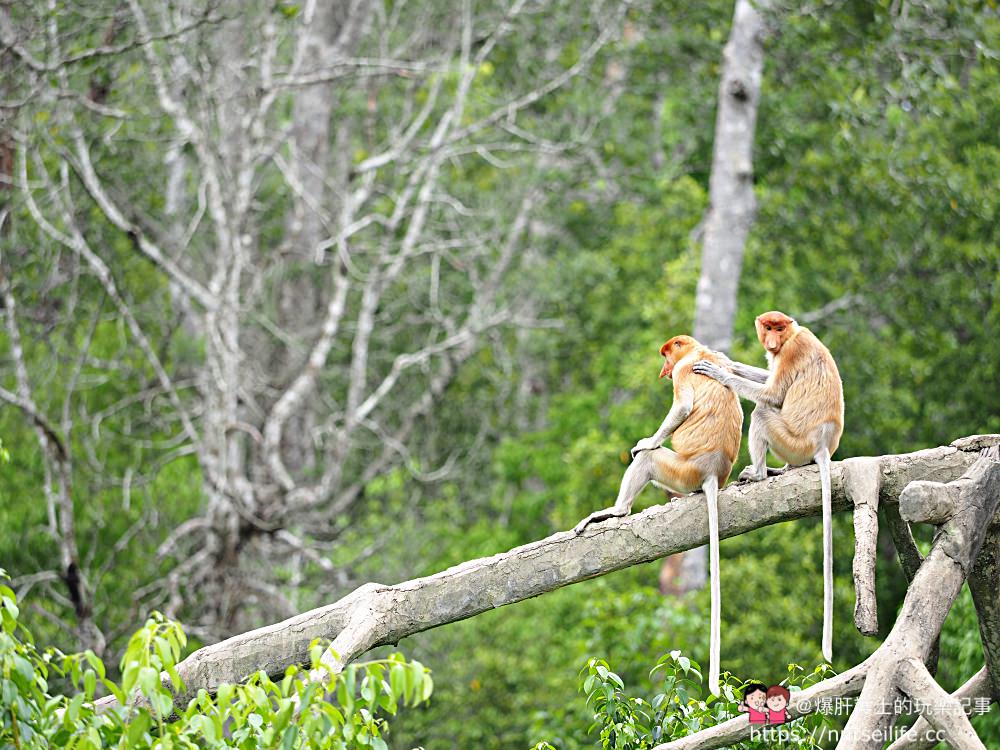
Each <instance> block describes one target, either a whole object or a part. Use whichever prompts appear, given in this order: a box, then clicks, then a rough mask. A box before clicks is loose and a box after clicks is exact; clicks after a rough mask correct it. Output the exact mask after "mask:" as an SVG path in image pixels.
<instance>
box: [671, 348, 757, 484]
mask: <svg viewBox="0 0 1000 750" xmlns="http://www.w3.org/2000/svg"><path fill="white" fill-rule="evenodd" d="M660 354H662V355H663V357H664V358H665V361H664V363H663V369H662V370H661V371H660V377H661V378H662V377H664V376H666V377H670V378H672V379H673V386H674V398H675V399H678V398H680V392H681V390H683V389H684V388H688V387H690V388H691V389H692V390H693V391H694V403H693V405H692V407H691V413H690V414H689V415H688V417H687V419H685V420H684V422H683V423H682V424H681V425H680V426H679V427H678V428H677V429H676V430H675V431H674V433H673V435H672V436H671V438H670V441H671V447H672V448H673V452H672V453H671V452H670V451H653V452H652V454H651V458H652V460H653V466H654V469H655V476H654V479H655V481H657V482H658V483H660V484H662V485H664V486H666V487H668V488H669V489H671V490H675V491H677V492H684V493H687V492H694V491H696V490H698V489H700V488H701V485H702V482H704V480H705V478H706V477H707V476H710V475H712V474H715V475H716V476H717V477H718V480H719V487H722V486H723V485H725V483H726V480H727V479H729V473H730V472H731V471H732V468H733V464H734V463H735V462H736V456H737V454H738V453H739V450H740V437H741V433H742V430H743V410H742V409H741V408H740V400H739V398H738V397H737V396H736V394H735V393H733V391H731V390H730V389H729V388H726V387H725V386H724V385H722V384H720V383H718V382H717V381H715V380H713V379H712V378H709V377H705V376H704V375H698V374H696V373H694V372H692V370H691V367H692V365H693V364H694V363H695V362H697V361H699V360H702V359H706V360H709V361H711V362H715V363H716V364H720V365H721V364H722V361H721V360H720V358H719V356H718V355H717V354H716V353H715V352H713V351H712V350H711V349H709V348H707V347H705V346H703V345H702V344H700V343H698V341H696V340H695V339H693V338H692V337H690V336H674V337H673V338H672V339H670V340H669V341H668V342H667V343H665V344H664V345H663V346H662V347H660Z"/></svg>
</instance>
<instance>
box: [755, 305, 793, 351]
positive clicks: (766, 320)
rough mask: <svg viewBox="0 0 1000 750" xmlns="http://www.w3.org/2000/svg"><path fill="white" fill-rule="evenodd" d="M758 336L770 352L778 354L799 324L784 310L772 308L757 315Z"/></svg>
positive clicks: (762, 344)
mask: <svg viewBox="0 0 1000 750" xmlns="http://www.w3.org/2000/svg"><path fill="white" fill-rule="evenodd" d="M756 325H757V338H758V339H760V343H761V346H763V347H764V348H765V349H767V351H768V353H769V354H778V353H779V352H780V351H781V347H783V346H784V345H785V342H786V341H788V339H790V338H791V337H792V335H793V334H794V333H795V331H796V330H798V324H797V323H796V322H795V321H794V320H792V319H791V318H789V317H788V316H787V315H785V314H784V313H783V312H778V311H777V310H772V311H771V312H766V313H761V314H760V315H758V316H757V321H756Z"/></svg>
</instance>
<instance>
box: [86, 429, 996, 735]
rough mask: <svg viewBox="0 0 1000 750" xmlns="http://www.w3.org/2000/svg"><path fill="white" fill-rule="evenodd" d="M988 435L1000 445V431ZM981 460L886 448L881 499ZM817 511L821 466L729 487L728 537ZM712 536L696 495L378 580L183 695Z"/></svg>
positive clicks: (253, 643)
mask: <svg viewBox="0 0 1000 750" xmlns="http://www.w3.org/2000/svg"><path fill="white" fill-rule="evenodd" d="M987 440H988V441H989V442H992V443H993V444H1000V435H996V436H990V437H989V438H988V439H987ZM975 460H976V454H975V453H972V452H969V451H967V450H961V449H959V448H957V447H955V446H954V445H952V446H944V447H940V448H932V449H928V450H922V451H917V452H915V453H908V454H903V455H889V456H883V457H881V458H880V464H881V470H882V498H883V501H886V500H887V499H890V498H895V497H896V496H897V495H898V493H899V491H900V489H901V488H902V487H904V486H905V485H907V484H908V483H909V482H911V481H913V480H915V479H925V478H928V477H935V478H937V479H945V480H947V479H954V478H957V477H959V476H960V475H961V474H962V472H963V471H965V470H966V469H967V468H968V467H969V466H970V465H971V464H972V463H973V462H974V461H975ZM831 478H832V483H833V508H834V510H835V511H844V510H848V509H849V507H850V504H849V501H848V499H847V497H846V495H845V493H844V485H843V464H842V463H840V462H837V463H834V464H833V467H832V472H831ZM820 511H821V499H820V485H819V472H818V469H817V468H816V467H815V466H811V467H805V468H802V469H797V470H794V471H790V472H787V473H786V474H784V475H782V476H780V477H775V478H773V479H769V480H766V481H763V482H758V483H755V484H750V485H730V486H729V487H727V488H726V489H725V490H723V492H721V493H720V496H719V534H720V538H723V539H725V538H728V537H731V536H737V535H739V534H743V533H745V532H747V531H751V530H753V529H757V528H760V527H762V526H768V525H770V524H774V523H780V522H782V521H790V520H794V519H797V518H805V517H810V516H815V515H818V514H819V513H820ZM707 538H708V518H707V514H706V507H705V503H704V498H702V497H701V495H700V494H698V495H691V496H688V497H683V498H680V499H678V500H675V501H673V502H670V503H667V504H665V505H657V506H654V507H652V508H649V509H648V510H646V511H644V512H642V513H638V514H636V515H632V516H628V517H626V518H622V519H616V520H612V521H608V522H606V523H603V524H600V525H596V526H592V527H590V528H589V529H588V530H587V531H586V532H585V533H584V534H582V535H579V536H578V535H575V534H573V533H571V532H559V533H557V534H553V535H552V536H550V537H548V538H546V539H542V540H540V541H537V542H533V543H531V544H527V545H524V546H522V547H517V548H515V549H513V550H510V551H509V552H505V553H502V554H498V555H494V556H493V557H487V558H482V559H479V560H470V561H468V562H465V563H462V564H461V565H457V566H455V567H453V568H449V569H448V570H445V571H443V572H441V573H437V574H435V575H432V576H427V577H425V578H418V579H415V580H412V581H406V582H404V583H399V584H396V585H393V586H386V585H381V584H375V583H369V584H367V585H365V586H363V587H361V588H360V589H358V590H357V591H355V592H354V593H352V594H350V595H349V596H347V597H344V598H343V599H341V600H339V601H337V602H334V603H333V604H329V605H327V606H325V607H320V608H318V609H314V610H312V611H310V612H305V613H303V614H301V615H298V616H296V617H293V618H291V619H289V620H285V621H283V622H279V623H275V624H274V625H269V626H267V627H265V628H260V629H258V630H253V631H250V632H247V633H243V634H242V635H238V636H235V637H233V638H229V639H228V640H225V641H222V642H221V643H217V644H214V645H211V646H206V647H205V648H202V649H199V650H198V651H196V652H195V653H194V654H192V655H191V656H189V657H188V658H187V659H185V660H184V661H183V662H182V663H181V664H180V665H178V671H179V673H180V675H181V677H182V678H183V680H184V682H185V684H186V686H187V692H186V694H185V698H184V699H186V696H187V695H193V694H194V693H195V692H196V691H197V690H198V689H199V688H205V689H208V690H213V689H215V688H216V687H217V686H218V685H219V684H220V683H223V682H238V681H240V680H242V679H244V678H245V677H246V676H247V675H249V674H251V673H253V672H254V671H256V670H260V669H263V670H264V671H265V672H267V673H268V674H281V673H282V672H283V671H284V670H285V668H286V667H288V666H289V665H291V664H304V663H307V662H308V660H309V644H310V642H311V641H312V640H313V639H315V638H327V639H332V640H333V642H334V644H335V646H336V647H337V648H338V649H339V656H340V664H343V663H346V662H348V661H350V660H352V659H354V658H356V657H357V656H359V655H360V654H362V653H364V652H365V651H367V650H369V649H371V648H374V647H376V646H380V645H385V644H392V643H397V642H398V641H399V640H400V639H401V638H404V637H406V636H409V635H413V634H414V633H419V632H421V631H423V630H428V629H430V628H434V627H438V626H440V625H445V624H447V623H451V622H456V621H458V620H463V619H465V618H468V617H472V616H474V615H477V614H480V613H482V612H486V611H488V610H491V609H495V608H496V607H501V606H504V605H506V604H513V603H515V602H519V601H523V600H525V599H529V598H531V597H534V596H538V595H539V594H544V593H546V592H548V591H553V590H555V589H557V588H560V587H562V586H567V585H569V584H572V583H578V582H580V581H584V580H586V579H588V578H594V577H596V576H600V575H604V574H606V573H610V572H612V571H615V570H620V569H622V568H626V567H629V566H631V565H637V564H639V563H644V562H649V561H651V560H656V559H658V558H661V557H664V556H665V555H670V554H674V553H676V552H681V551H683V550H686V549H691V548H693V547H697V546H699V545H702V544H705V543H706V540H707ZM851 684H853V683H851ZM112 700H113V699H112ZM107 702H109V701H107V699H105V703H107ZM741 720H742V719H741ZM715 746H716V745H711V747H715Z"/></svg>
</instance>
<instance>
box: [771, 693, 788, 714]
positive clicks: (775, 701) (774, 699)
mask: <svg viewBox="0 0 1000 750" xmlns="http://www.w3.org/2000/svg"><path fill="white" fill-rule="evenodd" d="M787 705H788V701H787V700H785V696H783V695H781V693H778V694H777V695H772V696H771V697H770V698H768V699H767V707H768V708H769V709H771V710H772V711H783V710H784V708H785V706H787Z"/></svg>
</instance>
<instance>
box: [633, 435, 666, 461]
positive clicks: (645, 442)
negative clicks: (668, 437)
mask: <svg viewBox="0 0 1000 750" xmlns="http://www.w3.org/2000/svg"><path fill="white" fill-rule="evenodd" d="M661 445H663V443H661V442H660V441H658V440H657V439H656V438H652V437H648V438H643V439H642V440H640V441H639V442H638V443H636V444H635V445H634V446H632V450H631V453H632V458H635V454H636V453H641V452H642V451H652V450H656V449H657V448H659V447H660V446H661Z"/></svg>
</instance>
